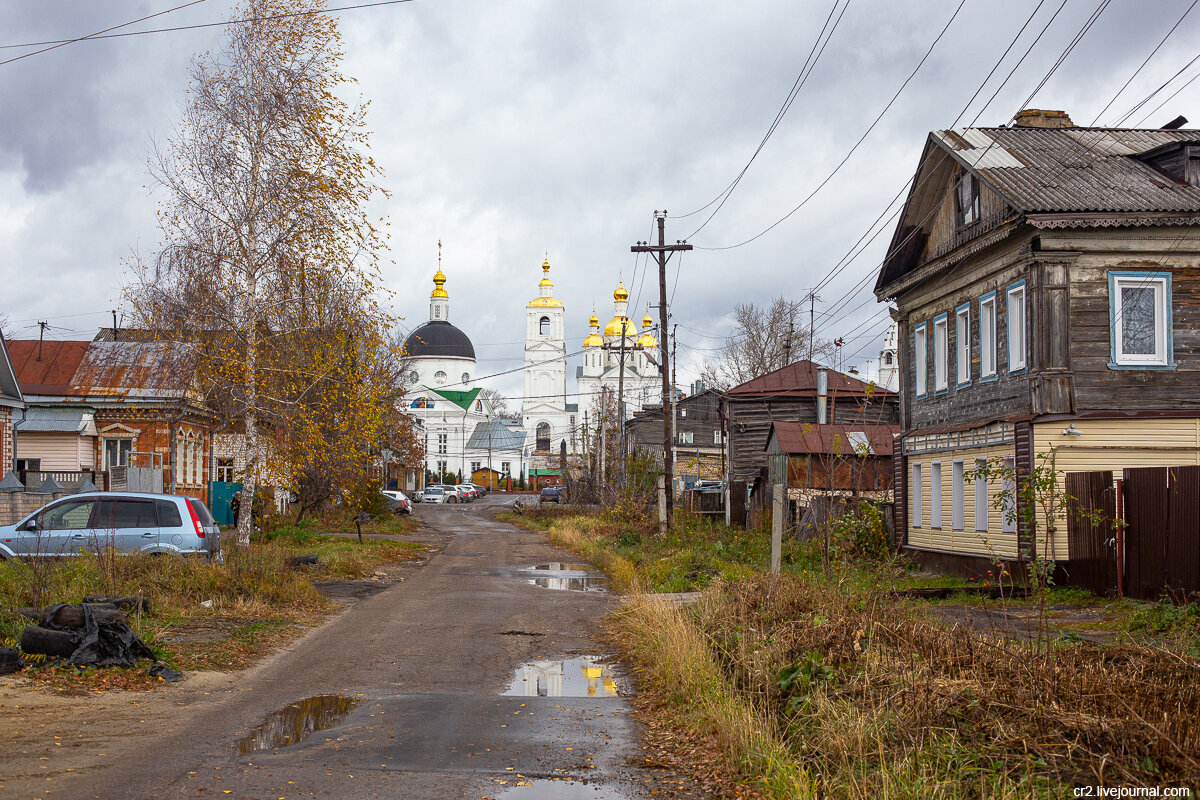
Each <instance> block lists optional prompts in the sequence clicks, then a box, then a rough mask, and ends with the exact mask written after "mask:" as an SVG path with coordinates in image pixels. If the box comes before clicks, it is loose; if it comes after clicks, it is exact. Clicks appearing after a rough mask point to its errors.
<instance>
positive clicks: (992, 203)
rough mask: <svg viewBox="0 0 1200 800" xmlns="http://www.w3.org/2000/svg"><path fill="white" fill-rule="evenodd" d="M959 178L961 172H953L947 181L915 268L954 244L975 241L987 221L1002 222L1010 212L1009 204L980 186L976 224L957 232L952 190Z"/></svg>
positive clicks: (958, 229)
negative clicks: (997, 220)
mask: <svg viewBox="0 0 1200 800" xmlns="http://www.w3.org/2000/svg"><path fill="white" fill-rule="evenodd" d="M961 176H962V172H961V171H960V170H956V171H955V172H954V173H952V174H951V175H950V176H949V178H948V180H947V183H946V186H945V187H944V190H943V195H942V204H941V205H940V206H938V210H937V212H936V213H935V214H934V215H933V219H932V220H931V221H930V223H929V238H928V239H926V240H925V246H924V247H923V248H922V250H921V256H920V258H919V259H918V262H917V263H918V264H924V263H925V262H927V261H929V260H931V259H932V258H936V257H937V256H938V255H939V254H941V253H944V252H946V250H947V249H948V248H951V247H953V246H955V244H956V243H962V242H964V241H968V240H970V239H972V238H974V237H975V236H977V235H979V232H980V231H982V230H983V228H984V226H986V225H987V223H988V222H989V221H990V220H994V219H997V218H1002V217H1003V216H1004V215H1005V213H1007V212H1008V210H1009V209H1008V203H1006V202H1005V201H1004V200H1003V199H1002V198H1001V197H1000V196H999V195H997V194H996V193H995V192H993V191H992V190H991V189H989V188H987V187H986V186H984V185H983V184H982V183H981V184H980V185H979V210H980V216H979V221H978V222H975V223H973V224H971V225H968V226H966V227H964V228H960V227H959V226H958V213H957V206H956V204H955V199H954V189H955V186H956V185H957V183H958V179H959V178H960V177H961Z"/></svg>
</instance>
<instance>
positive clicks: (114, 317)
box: [112, 308, 117, 342]
mask: <svg viewBox="0 0 1200 800" xmlns="http://www.w3.org/2000/svg"><path fill="white" fill-rule="evenodd" d="M112 315H113V341H114V342H115V341H116V340H117V310H116V309H115V308H114V309H113V310H112Z"/></svg>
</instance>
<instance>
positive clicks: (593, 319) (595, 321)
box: [588, 306, 600, 328]
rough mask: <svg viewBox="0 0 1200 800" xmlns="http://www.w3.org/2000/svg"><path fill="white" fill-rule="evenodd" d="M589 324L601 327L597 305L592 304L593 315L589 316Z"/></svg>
mask: <svg viewBox="0 0 1200 800" xmlns="http://www.w3.org/2000/svg"><path fill="white" fill-rule="evenodd" d="M588 325H591V326H592V327H593V328H599V327H600V320H599V319H597V318H596V307H595V306H592V315H591V316H590V317H588Z"/></svg>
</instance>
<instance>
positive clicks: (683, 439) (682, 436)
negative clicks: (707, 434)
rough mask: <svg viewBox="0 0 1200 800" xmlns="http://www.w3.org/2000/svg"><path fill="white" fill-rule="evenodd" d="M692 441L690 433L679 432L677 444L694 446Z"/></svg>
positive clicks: (692, 437)
mask: <svg viewBox="0 0 1200 800" xmlns="http://www.w3.org/2000/svg"><path fill="white" fill-rule="evenodd" d="M693 439H694V436H693V433H692V431H680V432H679V443H680V444H694V441H693Z"/></svg>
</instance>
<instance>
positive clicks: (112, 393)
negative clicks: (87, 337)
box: [71, 341, 192, 398]
mask: <svg viewBox="0 0 1200 800" xmlns="http://www.w3.org/2000/svg"><path fill="white" fill-rule="evenodd" d="M191 376H192V369H191V365H190V362H189V360H188V359H187V357H186V354H185V352H184V351H183V350H182V349H181V348H180V347H179V346H177V345H173V344H169V343H167V342H123V341H118V342H91V346H90V347H88V350H87V353H86V354H85V355H84V357H83V360H82V361H81V362H80V364H79V368H78V369H77V370H76V371H75V375H74V376H73V377H72V379H71V386H72V388H73V389H74V390H75V393H76V394H83V395H86V396H88V397H121V398H131V397H134V398H179V397H182V396H183V395H184V392H185V391H186V390H187V387H188V385H189V384H190V383H191Z"/></svg>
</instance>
